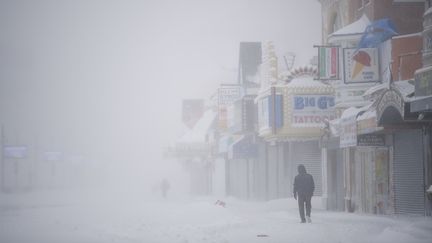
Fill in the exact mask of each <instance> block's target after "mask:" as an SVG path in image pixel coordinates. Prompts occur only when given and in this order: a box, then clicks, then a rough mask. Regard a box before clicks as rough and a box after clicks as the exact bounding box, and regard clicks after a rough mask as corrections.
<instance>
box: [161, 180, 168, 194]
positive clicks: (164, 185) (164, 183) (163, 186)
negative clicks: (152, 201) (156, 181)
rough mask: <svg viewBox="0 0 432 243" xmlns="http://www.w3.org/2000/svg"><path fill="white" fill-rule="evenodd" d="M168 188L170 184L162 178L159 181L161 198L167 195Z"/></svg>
mask: <svg viewBox="0 0 432 243" xmlns="http://www.w3.org/2000/svg"><path fill="white" fill-rule="evenodd" d="M169 189H170V184H169V182H168V180H167V179H163V180H162V182H161V191H162V196H163V198H166V197H167V193H168V190H169Z"/></svg>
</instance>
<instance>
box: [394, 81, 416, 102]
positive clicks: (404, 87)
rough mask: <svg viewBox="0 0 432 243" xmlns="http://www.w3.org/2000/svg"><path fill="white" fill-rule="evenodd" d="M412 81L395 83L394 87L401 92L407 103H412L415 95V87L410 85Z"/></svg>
mask: <svg viewBox="0 0 432 243" xmlns="http://www.w3.org/2000/svg"><path fill="white" fill-rule="evenodd" d="M410 82H411V80H404V81H396V82H394V83H393V85H394V87H395V88H396V89H397V90H398V91H399V92H400V94H401V95H402V98H403V99H404V101H405V102H409V101H411V99H412V98H411V97H412V95H413V94H414V90H415V86H414V85H413V84H411V83H410Z"/></svg>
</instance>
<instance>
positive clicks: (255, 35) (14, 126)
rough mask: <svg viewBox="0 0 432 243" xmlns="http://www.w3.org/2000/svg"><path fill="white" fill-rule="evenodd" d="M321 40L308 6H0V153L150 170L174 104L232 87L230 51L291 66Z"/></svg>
mask: <svg viewBox="0 0 432 243" xmlns="http://www.w3.org/2000/svg"><path fill="white" fill-rule="evenodd" d="M320 30H321V13H320V5H319V3H318V1H316V0H304V1H296V0H262V1H258V0H256V1H246V0H239V1H232V0H219V1H204V0H201V1H198V0H197V1H192V0H187V1H176V0H172V1H167V0H162V1H161V0H157V1H156V0H155V1H95V0H89V1H87V0H86V1H56V0H53V1H34V0H28V1H12V0H11V1H4V0H1V1H0V36H1V37H0V122H1V123H3V124H4V127H5V131H6V132H5V133H6V138H7V143H19V144H27V143H32V142H33V141H37V143H39V144H40V146H43V147H46V148H47V149H48V150H63V151H66V152H67V153H70V154H86V155H89V156H92V157H95V158H99V159H101V160H103V159H107V158H110V159H112V160H113V161H115V160H119V162H120V160H121V163H125V162H126V161H135V162H139V163H142V162H144V164H149V165H150V164H154V163H155V160H157V158H158V156H160V148H161V146H165V145H168V144H170V142H172V141H174V140H175V138H176V136H177V135H178V132H179V130H180V128H181V124H180V119H181V115H180V112H181V99H183V98H207V97H209V96H210V95H211V94H212V92H214V91H215V89H216V87H217V86H218V85H219V84H220V83H224V82H229V81H232V79H234V78H235V76H230V75H231V74H230V73H229V72H227V71H226V70H229V69H233V68H236V67H237V64H238V45H239V42H240V41H264V40H272V41H274V42H275V44H276V48H277V50H278V52H286V51H292V52H295V53H297V64H299V65H302V64H307V63H308V62H309V59H310V58H311V57H312V56H313V55H316V50H315V49H314V48H313V45H314V44H319V43H320V40H321V32H320Z"/></svg>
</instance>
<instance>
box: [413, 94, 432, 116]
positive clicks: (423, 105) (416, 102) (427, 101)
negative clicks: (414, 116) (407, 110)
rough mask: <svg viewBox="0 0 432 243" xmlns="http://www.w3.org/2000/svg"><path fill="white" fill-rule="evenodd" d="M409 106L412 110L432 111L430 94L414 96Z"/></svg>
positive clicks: (431, 96)
mask: <svg viewBox="0 0 432 243" xmlns="http://www.w3.org/2000/svg"><path fill="white" fill-rule="evenodd" d="M410 106H411V111H412V112H432V95H430V96H420V97H416V98H415V99H413V100H412V101H411V104H410Z"/></svg>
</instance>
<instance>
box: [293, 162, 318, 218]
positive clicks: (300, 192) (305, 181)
mask: <svg viewBox="0 0 432 243" xmlns="http://www.w3.org/2000/svg"><path fill="white" fill-rule="evenodd" d="M297 171H298V175H297V176H296V177H295V179H294V190H293V192H294V199H297V201H298V205H299V213H300V219H301V222H302V223H306V220H307V222H308V223H311V222H312V221H311V217H310V216H311V208H312V205H311V199H312V196H313V192H314V190H315V183H314V180H313V176H312V175H310V174H308V173H307V172H306V168H305V166H304V165H299V166H298V167H297ZM305 205H306V217H305Z"/></svg>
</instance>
